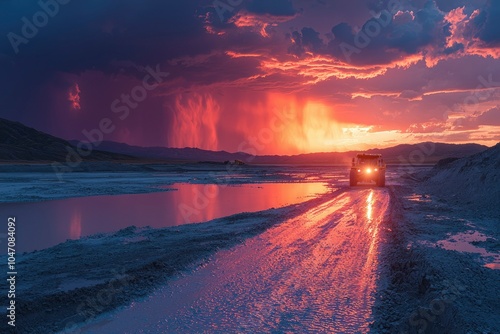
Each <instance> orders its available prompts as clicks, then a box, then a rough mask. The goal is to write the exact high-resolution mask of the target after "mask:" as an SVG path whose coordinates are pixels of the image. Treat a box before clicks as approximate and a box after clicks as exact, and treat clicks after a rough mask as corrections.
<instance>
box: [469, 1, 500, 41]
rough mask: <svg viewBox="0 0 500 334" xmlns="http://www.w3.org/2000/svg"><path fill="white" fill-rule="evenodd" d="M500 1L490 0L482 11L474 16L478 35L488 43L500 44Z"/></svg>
mask: <svg viewBox="0 0 500 334" xmlns="http://www.w3.org/2000/svg"><path fill="white" fill-rule="evenodd" d="M499 22H500V1H493V0H492V1H489V2H488V5H487V6H486V7H485V8H484V10H483V11H481V13H480V14H479V15H478V16H477V17H476V18H474V20H473V24H474V25H475V28H476V29H477V30H478V33H477V36H476V37H479V38H481V39H482V40H483V41H485V42H486V43H487V44H492V45H497V44H500V24H499Z"/></svg>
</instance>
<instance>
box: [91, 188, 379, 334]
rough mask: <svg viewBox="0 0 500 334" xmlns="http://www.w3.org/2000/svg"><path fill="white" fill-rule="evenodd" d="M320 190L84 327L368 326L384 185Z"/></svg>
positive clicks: (331, 329)
mask: <svg viewBox="0 0 500 334" xmlns="http://www.w3.org/2000/svg"><path fill="white" fill-rule="evenodd" d="M324 198H325V200H324V201H323V202H322V203H321V204H319V205H315V206H313V207H309V208H307V209H306V210H305V211H303V212H302V213H301V214H300V215H297V216H296V217H294V218H292V219H290V220H288V221H286V222H284V223H282V224H280V225H277V226H275V227H273V228H271V229H269V230H267V231H266V232H264V233H262V234H261V235H259V236H257V237H254V238H251V239H248V240H247V241H246V242H245V243H243V244H241V245H239V246H237V247H234V248H232V249H230V250H224V251H220V252H218V253H217V254H216V255H215V256H214V257H213V258H212V260H211V261H209V262H208V263H207V264H206V265H205V266H203V267H201V268H198V269H196V270H195V271H193V272H192V273H189V274H185V275H184V276H182V277H179V278H177V279H175V280H173V281H171V282H170V283H169V284H168V285H166V286H164V287H163V288H161V289H159V290H157V291H156V292H155V293H154V294H153V295H152V296H150V297H149V298H147V299H146V300H144V301H139V302H135V303H133V304H132V305H130V306H128V307H127V308H125V309H122V310H119V311H118V312H115V313H112V314H109V315H105V316H101V317H100V318H98V319H96V321H95V322H94V323H92V324H89V325H87V326H85V327H84V328H82V332H83V333H187V332H189V333H223V332H225V333H227V332H233V333H234V332H249V333H250V332H252V333H255V332H260V333H261V332H273V333H282V332H319V333H366V332H368V330H369V324H370V322H371V321H372V311H371V309H372V306H373V303H374V299H375V297H374V293H375V292H376V283H377V278H378V274H377V272H378V270H377V268H378V254H379V247H378V246H379V241H380V240H379V239H380V237H379V232H380V231H381V229H382V225H383V224H384V219H385V216H386V215H385V214H386V211H387V209H388V207H389V193H388V191H387V190H386V189H380V188H368V187H367V188H363V187H360V188H356V189H347V190H345V191H343V192H340V193H339V194H337V195H335V196H333V195H332V196H325V197H324Z"/></svg>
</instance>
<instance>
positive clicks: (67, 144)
mask: <svg viewBox="0 0 500 334" xmlns="http://www.w3.org/2000/svg"><path fill="white" fill-rule="evenodd" d="M77 144H78V141H66V140H63V139H60V138H57V137H54V136H51V135H49V134H46V133H43V132H40V131H37V130H35V129H33V128H30V127H27V126H25V125H23V124H21V123H18V122H13V121H8V120H6V119H2V118H0V161H4V162H13V161H17V162H19V161H26V162H33V161H36V162H52V161H65V160H66V156H67V154H68V149H69V150H75V149H76V145H77ZM95 148H98V150H97V149H94V150H93V151H92V153H91V154H90V155H89V156H87V157H83V156H82V157H81V158H82V160H83V161H123V162H125V161H137V162H139V161H144V160H146V159H147V160H150V161H151V160H155V161H157V162H160V161H162V162H175V161H177V162H199V161H211V162H224V161H228V160H230V161H234V160H240V161H242V162H244V163H247V164H339V165H345V164H349V163H350V160H351V158H352V157H353V156H354V155H355V154H356V153H358V152H356V151H350V152H324V153H309V154H299V155H290V156H286V155H281V156H280V155H259V156H251V155H250V154H247V153H243V152H237V153H230V152H226V151H208V150H202V149H198V148H189V147H187V148H166V147H139V146H130V145H127V144H123V143H116V142H112V141H103V142H102V143H100V144H99V145H96V146H95ZM485 149H487V147H486V146H483V145H478V144H443V143H421V144H403V145H397V146H394V147H389V148H383V149H377V148H375V149H371V150H368V151H366V152H368V153H376V154H382V155H383V157H384V159H385V161H386V162H387V163H388V164H405V163H411V164H434V163H436V162H437V161H439V160H441V159H446V158H462V157H467V156H470V155H473V154H476V153H479V152H482V151H484V150H485Z"/></svg>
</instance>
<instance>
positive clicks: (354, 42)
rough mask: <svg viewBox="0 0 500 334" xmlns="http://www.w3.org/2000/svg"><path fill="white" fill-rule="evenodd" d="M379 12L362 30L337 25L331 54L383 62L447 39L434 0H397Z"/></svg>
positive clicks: (363, 60)
mask: <svg viewBox="0 0 500 334" xmlns="http://www.w3.org/2000/svg"><path fill="white" fill-rule="evenodd" d="M372 13H373V12H372ZM379 13H381V14H380V16H379V17H376V16H375V15H374V16H373V17H372V18H370V19H369V20H367V21H366V22H365V24H364V25H363V26H362V27H361V29H360V31H359V32H356V31H355V29H354V27H352V26H350V25H349V24H348V23H340V24H338V25H336V26H334V27H333V28H332V33H333V35H334V36H335V39H334V40H332V41H330V43H329V52H330V54H332V55H333V56H335V57H337V58H339V59H341V60H347V61H348V62H352V63H358V64H384V63H390V62H392V61H393V60H395V59H400V58H401V57H402V56H404V55H412V54H416V53H419V52H420V51H421V50H422V48H424V47H426V46H429V45H442V44H444V42H445V38H446V35H447V33H448V32H447V29H446V25H445V24H444V22H443V18H444V15H443V13H442V12H441V11H439V9H438V8H437V7H436V5H435V4H434V3H433V2H430V1H429V2H426V3H425V5H424V6H423V7H420V8H416V7H408V5H407V4H405V3H404V2H396V1H395V2H393V3H392V5H389V7H387V8H386V9H383V10H382V11H381V12H379ZM393 17H394V18H393ZM388 50H391V51H390V52H389V51H388ZM450 51H451V50H450Z"/></svg>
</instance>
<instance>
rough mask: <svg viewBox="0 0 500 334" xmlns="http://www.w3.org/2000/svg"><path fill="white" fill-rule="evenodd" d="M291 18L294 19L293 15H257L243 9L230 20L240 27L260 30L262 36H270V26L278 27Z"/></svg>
mask: <svg viewBox="0 0 500 334" xmlns="http://www.w3.org/2000/svg"><path fill="white" fill-rule="evenodd" d="M291 19H293V16H273V15H269V14H266V15H257V14H252V13H248V12H245V11H241V12H239V13H238V14H236V15H234V16H233V17H232V18H231V20H230V22H231V23H233V24H234V25H235V26H236V27H238V28H250V29H251V30H252V31H256V32H258V33H259V34H260V35H261V36H262V37H269V36H270V35H269V32H268V28H269V27H276V26H277V25H278V24H279V23H283V22H286V21H289V20H291Z"/></svg>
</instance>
